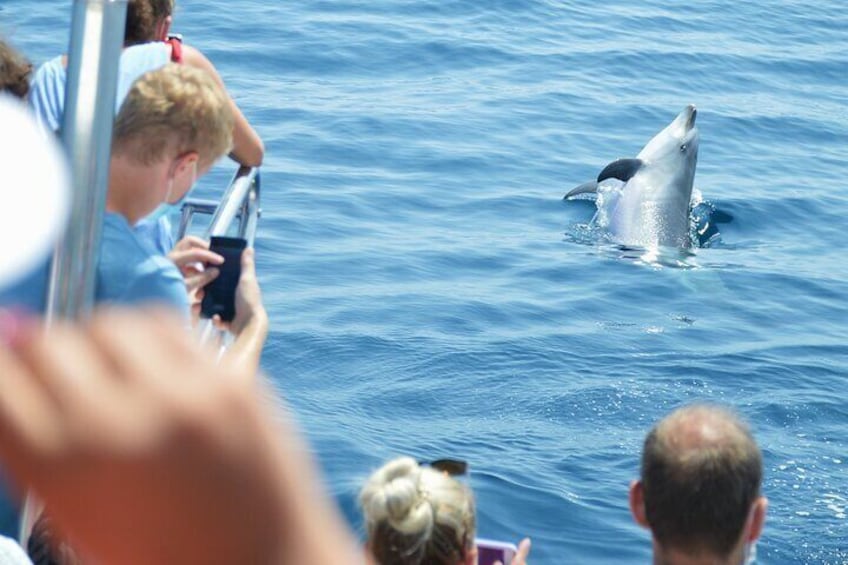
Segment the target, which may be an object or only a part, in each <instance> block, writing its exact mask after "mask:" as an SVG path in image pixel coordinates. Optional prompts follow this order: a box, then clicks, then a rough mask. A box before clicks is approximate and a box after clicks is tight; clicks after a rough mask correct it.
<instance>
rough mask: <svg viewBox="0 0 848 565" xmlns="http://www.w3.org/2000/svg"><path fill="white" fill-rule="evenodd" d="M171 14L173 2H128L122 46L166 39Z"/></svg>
mask: <svg viewBox="0 0 848 565" xmlns="http://www.w3.org/2000/svg"><path fill="white" fill-rule="evenodd" d="M173 12H174V0H129V2H128V3H127V23H126V27H125V28H124V45H125V46H130V45H137V44H139V43H147V42H149V41H164V40H165V39H167V37H168V32H169V31H170V29H171V21H172V14H173Z"/></svg>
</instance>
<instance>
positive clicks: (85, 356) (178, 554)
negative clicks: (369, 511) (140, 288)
mask: <svg viewBox="0 0 848 565" xmlns="http://www.w3.org/2000/svg"><path fill="white" fill-rule="evenodd" d="M0 318H2V316H0ZM8 320H9V318H8V317H6V321H5V322H4V323H2V324H0V330H2V331H1V332H0V333H2V334H3V335H2V337H0V390H2V394H0V458H2V463H3V465H4V466H5V468H6V469H7V470H8V472H9V474H10V475H11V477H12V478H13V479H14V481H15V482H16V484H17V486H18V487H19V488H22V489H23V488H31V489H33V490H34V491H35V493H36V494H37V495H38V497H39V498H41V499H42V500H43V501H44V502H45V503H46V505H47V507H48V508H49V511H50V513H51V516H52V517H53V519H54V521H55V523H56V526H57V527H58V528H59V530H60V532H61V533H62V535H64V536H67V537H68V539H69V540H71V541H72V543H73V544H75V545H76V546H77V547H78V548H79V549H80V550H81V551H82V552H83V554H85V555H88V556H91V557H92V558H93V559H94V560H96V561H97V562H101V563H107V564H111V563H128V564H135V563H139V564H140V563H163V564H166V563H181V564H187V563H204V564H213V563H222V564H223V563H226V564H235V563H251V564H262V563H269V564H270V563H275V564H280V563H292V564H294V563H297V564H311V563H314V564H316V565H317V564H322V565H324V564H332V563H351V562H354V563H355V562H357V557H360V562H361V553H358V551H359V550H358V549H357V547H356V544H355V542H354V540H353V538H352V536H351V535H350V534H349V532H348V531H347V529H346V527H345V526H344V524H343V521H342V520H341V518H340V516H339V514H338V512H337V511H336V509H335V507H334V506H333V505H332V503H331V502H330V499H329V497H328V496H327V495H326V493H325V492H324V491H323V489H322V486H321V484H320V481H319V479H318V472H317V469H316V467H315V466H314V465H313V463H312V461H311V459H310V456H309V451H308V449H307V446H306V445H305V444H304V443H303V442H302V440H301V439H300V437H299V435H298V434H297V432H296V431H295V430H294V429H293V427H292V426H291V424H290V423H289V422H288V421H287V419H286V418H284V417H282V414H281V413H280V412H281V411H280V410H274V409H273V407H271V406H270V404H269V403H268V402H267V400H263V398H265V395H263V394H260V391H259V390H258V389H257V385H256V384H255V382H256V381H255V380H253V379H252V378H250V377H248V376H244V375H239V374H237V373H238V368H237V367H235V366H233V365H232V364H223V365H217V364H215V362H214V358H215V356H214V354H209V353H207V352H205V351H202V350H200V349H199V348H198V347H197V346H196V345H195V344H194V343H193V342H191V341H190V338H189V337H187V336H186V332H185V331H184V329H183V326H182V323H181V321H180V320H178V319H174V318H171V317H170V316H169V315H166V314H164V313H162V312H158V311H145V312H140V313H129V312H120V311H104V312H101V313H99V314H96V315H95V316H94V318H93V319H92V320H91V321H90V322H89V323H88V324H87V325H86V326H84V327H79V326H71V325H62V324H56V325H55V326H54V327H52V328H50V329H49V330H48V331H42V329H41V328H40V327H36V326H35V324H33V323H32V322H25V321H24V322H21V321H20V320H15V321H16V323H9V322H8ZM4 342H5V345H3V343H4Z"/></svg>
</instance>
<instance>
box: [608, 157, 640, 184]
mask: <svg viewBox="0 0 848 565" xmlns="http://www.w3.org/2000/svg"><path fill="white" fill-rule="evenodd" d="M643 164H644V163H643V162H642V160H641V159H617V160H615V161H613V162H612V163H610V164H609V165H607V166H606V167H604V170H603V171H601V174H599V175H598V182H601V181H603V180H606V179H618V180H621V181H624V182H627V181H629V180H630V177H632V176H633V175H635V174H636V171H638V170H639V169H641V168H642V165H643Z"/></svg>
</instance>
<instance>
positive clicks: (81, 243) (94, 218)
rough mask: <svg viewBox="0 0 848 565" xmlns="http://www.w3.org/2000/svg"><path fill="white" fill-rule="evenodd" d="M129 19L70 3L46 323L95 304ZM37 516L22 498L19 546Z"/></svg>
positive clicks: (109, 3)
mask: <svg viewBox="0 0 848 565" xmlns="http://www.w3.org/2000/svg"><path fill="white" fill-rule="evenodd" d="M126 14H127V0H74V5H73V15H72V24H71V41H70V47H69V49H68V70H67V83H66V89H65V109H64V116H63V118H62V144H63V146H64V148H65V151H66V152H67V155H68V162H69V164H70V173H71V194H72V196H71V213H70V217H69V221H68V225H67V228H66V230H65V233H64V237H62V238H61V239H60V241H59V243H58V245H57V246H56V249H55V251H54V254H53V261H52V264H51V268H50V282H49V285H48V290H47V308H46V310H45V315H46V318H47V321H48V323H51V322H52V321H54V320H56V319H62V318H68V319H74V320H77V319H82V318H85V317H87V316H88V315H89V314H90V313H91V310H92V305H93V303H94V286H95V272H96V269H97V259H98V256H99V254H100V234H101V231H102V227H103V212H104V209H105V207H106V188H107V186H108V182H109V157H110V150H111V146H112V126H113V123H114V121H115V98H116V95H117V90H118V62H119V59H120V56H121V48H122V47H123V43H124V26H125V24H126ZM41 511H42V505H41V503H40V502H39V501H38V500H37V499H36V498H34V497H33V496H31V495H30V496H27V498H26V502H25V504H24V508H23V511H22V515H21V527H20V534H19V540H20V542H21V545H22V546H23V547H26V545H27V540H28V538H29V534H30V532H31V531H32V526H33V524H34V523H35V520H36V519H37V518H38V516H39V515H40V513H41Z"/></svg>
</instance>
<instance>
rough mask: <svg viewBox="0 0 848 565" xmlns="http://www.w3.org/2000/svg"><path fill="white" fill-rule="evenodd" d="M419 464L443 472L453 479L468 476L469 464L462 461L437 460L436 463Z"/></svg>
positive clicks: (424, 462)
mask: <svg viewBox="0 0 848 565" xmlns="http://www.w3.org/2000/svg"><path fill="white" fill-rule="evenodd" d="M418 464H419V465H423V466H427V467H430V468H432V469H435V470H437V471H441V472H442V473H445V474H448V475H450V476H451V477H457V476H461V475H467V474H468V462H467V461H463V460H462V459H436V460H435V461H419V462H418Z"/></svg>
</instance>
